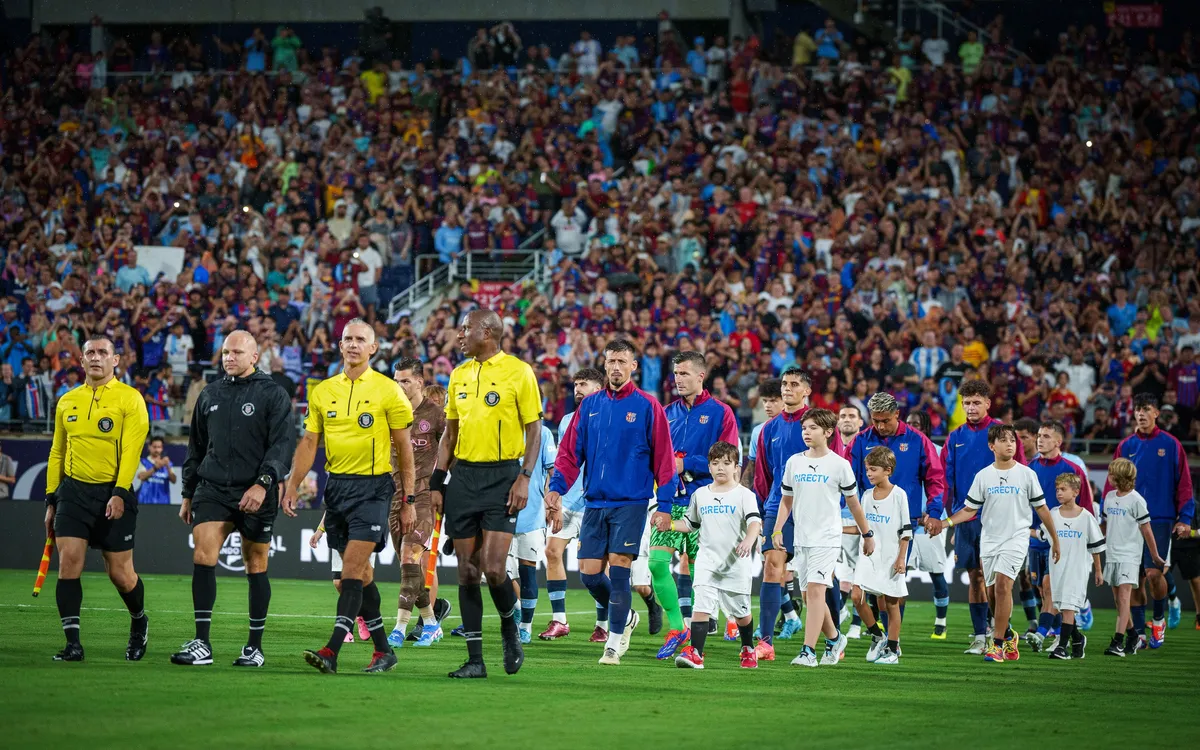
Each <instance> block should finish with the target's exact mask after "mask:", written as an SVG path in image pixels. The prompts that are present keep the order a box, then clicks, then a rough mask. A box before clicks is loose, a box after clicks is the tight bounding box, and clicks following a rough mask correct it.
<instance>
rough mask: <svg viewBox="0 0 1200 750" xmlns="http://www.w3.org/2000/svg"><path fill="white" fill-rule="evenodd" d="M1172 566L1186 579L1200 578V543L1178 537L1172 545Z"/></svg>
mask: <svg viewBox="0 0 1200 750" xmlns="http://www.w3.org/2000/svg"><path fill="white" fill-rule="evenodd" d="M1171 566H1172V567H1173V568H1174V569H1175V572H1176V573H1177V574H1178V575H1179V577H1180V578H1182V579H1183V580H1185V581H1190V580H1192V579H1193V578H1200V543H1197V542H1195V541H1193V540H1190V539H1189V540H1184V541H1180V540H1178V539H1176V540H1175V543H1174V544H1172V545H1171Z"/></svg>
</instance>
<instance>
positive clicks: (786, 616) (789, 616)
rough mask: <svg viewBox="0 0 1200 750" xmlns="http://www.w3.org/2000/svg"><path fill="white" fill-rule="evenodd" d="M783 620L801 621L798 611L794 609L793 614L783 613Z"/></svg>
mask: <svg viewBox="0 0 1200 750" xmlns="http://www.w3.org/2000/svg"><path fill="white" fill-rule="evenodd" d="M783 619H785V620H799V619H800V615H798V614H796V610H794V609H793V610H792V611H791V612H784V613H783Z"/></svg>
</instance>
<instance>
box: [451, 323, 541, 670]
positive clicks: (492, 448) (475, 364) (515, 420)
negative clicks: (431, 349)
mask: <svg viewBox="0 0 1200 750" xmlns="http://www.w3.org/2000/svg"><path fill="white" fill-rule="evenodd" d="M503 332H504V325H503V323H501V321H500V316H499V315H497V314H496V313H495V312H493V311H491V310H476V311H474V312H472V313H470V314H469V315H467V318H466V320H465V321H464V323H463V326H462V329H461V330H460V331H459V332H458V345H459V347H460V348H461V349H462V352H463V354H465V355H467V357H469V359H468V360H467V361H466V362H463V363H462V364H461V365H459V366H458V367H456V368H454V372H453V373H451V375H450V387H449V388H448V389H447V390H448V393H447V394H446V431H445V432H444V433H442V439H441V442H440V443H439V444H438V459H437V468H436V469H434V472H433V476H432V477H431V478H430V480H429V488H430V490H432V491H433V504H434V509H435V510H438V509H440V508H441V506H442V503H443V497H444V500H445V523H446V534H447V535H449V536H450V538H451V539H453V540H454V554H455V556H456V557H457V558H458V604H459V607H460V608H461V610H462V621H463V631H464V633H465V635H466V637H467V661H466V663H464V664H463V665H462V666H461V667H459V668H458V669H456V670H455V671H453V672H451V673H450V675H449V676H450V677H453V678H477V677H487V669H486V668H485V667H484V664H483V640H482V638H483V635H482V630H483V597H482V594H481V592H480V590H479V573H480V571H481V570H482V571H483V575H484V576H486V577H487V582H488V589H489V590H490V591H491V594H492V602H493V603H494V604H495V605H496V611H497V612H499V613H500V635H501V642H502V643H503V646H504V671H505V672H507V673H508V674H516V673H517V670H519V669H520V668H521V663H522V662H523V661H524V660H525V655H524V652H523V651H522V650H521V640H520V637H519V636H518V634H517V624H516V621H515V619H514V615H515V613H516V609H517V595H516V592H515V591H514V590H513V584H512V579H511V578H509V576H508V571H507V570H506V565H505V563H506V561H507V559H508V548H509V547H510V546H511V544H512V537H513V532H514V531H515V530H516V527H517V513H518V512H519V511H520V510H521V509H522V508H524V507H525V503H526V502H528V500H529V479H530V477H531V476H533V467H534V463H535V462H536V461H537V458H538V453H539V450H540V446H541V441H542V433H541V422H542V397H541V392H540V391H539V390H538V383H537V378H536V377H535V376H534V374H533V369H532V368H531V367H530V366H529V365H528V364H526V363H525V362H523V361H521V360H520V359H517V358H516V357H514V356H512V355H511V354H505V353H504V352H502V351H500V337H501V335H502V334H503ZM450 468H453V477H452V478H451V479H450V481H449V482H448V483H447V481H446V475H447V469H450Z"/></svg>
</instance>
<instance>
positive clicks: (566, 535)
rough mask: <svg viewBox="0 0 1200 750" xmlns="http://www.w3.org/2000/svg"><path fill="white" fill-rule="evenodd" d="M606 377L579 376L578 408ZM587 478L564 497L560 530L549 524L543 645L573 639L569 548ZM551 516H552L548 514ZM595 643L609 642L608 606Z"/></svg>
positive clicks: (599, 611) (589, 371)
mask: <svg viewBox="0 0 1200 750" xmlns="http://www.w3.org/2000/svg"><path fill="white" fill-rule="evenodd" d="M604 380H605V377H604V373H602V372H600V371H599V370H597V369H596V368H594V367H584V368H583V369H581V370H578V371H577V372H576V373H575V408H576V410H578V409H579V404H580V403H582V402H583V400H584V399H585V398H587V397H588V396H590V395H592V394H593V393H596V392H598V391H600V390H603V388H604ZM574 417H575V412H571V413H569V414H567V415H565V416H563V418H562V421H560V422H559V423H558V441H559V443H561V442H562V439H563V436H564V435H566V434H567V427H568V426H569V425H570V424H571V420H572V419H573V418H574ZM583 507H584V497H583V475H582V473H581V474H580V476H579V478H577V479H576V480H575V483H574V484H572V485H571V489H569V490H568V491H567V493H566V494H565V495H563V496H562V517H561V519H559V521H558V524H557V528H555V524H553V523H550V522H549V520H547V524H548V525H547V528H548V530H549V532H550V533H549V535H548V538H547V539H546V592H547V595H548V596H549V597H550V611H551V615H550V623H549V624H548V625H547V626H546V629H545V630H544V631H542V632H541V633H539V634H538V638H540V639H542V640H543V641H554V640H558V639H559V638H562V637H564V636H567V635H570V633H571V626H570V625H568V624H567V566H566V561H565V558H566V553H567V545H568V544H570V543H571V542H572V541H574V540H576V539H578V538H579V529H580V525H581V524H582V523H583ZM547 515H549V514H547ZM589 640H590V641H591V642H592V643H603V642H604V641H606V640H608V605H604V606H601V605H600V603H599V602H597V603H596V629H595V630H594V631H593V632H592V637H591V638H590V639H589Z"/></svg>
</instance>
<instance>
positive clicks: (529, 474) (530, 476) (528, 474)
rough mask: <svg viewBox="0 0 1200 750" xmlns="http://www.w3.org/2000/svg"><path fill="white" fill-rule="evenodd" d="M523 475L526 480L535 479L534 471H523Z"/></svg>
mask: <svg viewBox="0 0 1200 750" xmlns="http://www.w3.org/2000/svg"><path fill="white" fill-rule="evenodd" d="M521 474H522V475H523V476H524V477H525V478H526V479H533V472H532V471H530V470H529V469H521Z"/></svg>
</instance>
